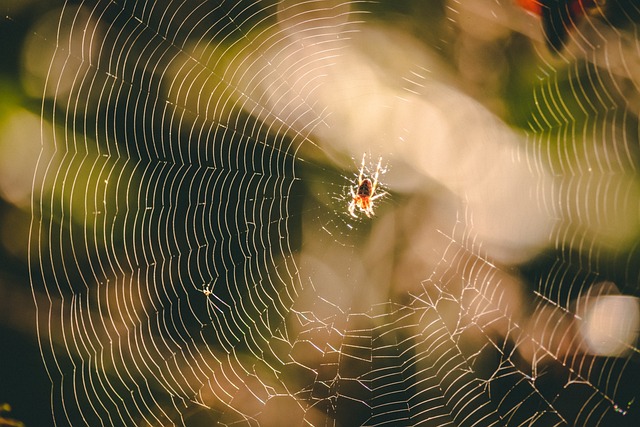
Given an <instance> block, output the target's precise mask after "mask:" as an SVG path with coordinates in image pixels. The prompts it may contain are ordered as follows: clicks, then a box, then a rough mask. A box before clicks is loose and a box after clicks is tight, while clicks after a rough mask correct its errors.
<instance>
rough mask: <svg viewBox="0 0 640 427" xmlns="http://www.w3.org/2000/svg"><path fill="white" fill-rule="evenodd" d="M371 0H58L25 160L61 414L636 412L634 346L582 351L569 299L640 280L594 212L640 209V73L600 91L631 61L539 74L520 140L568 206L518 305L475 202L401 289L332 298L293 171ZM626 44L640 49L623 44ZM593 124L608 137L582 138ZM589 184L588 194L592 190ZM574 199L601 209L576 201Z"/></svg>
mask: <svg viewBox="0 0 640 427" xmlns="http://www.w3.org/2000/svg"><path fill="white" fill-rule="evenodd" d="M368 6H370V4H369V3H364V2H362V3H360V2H323V1H308V2H301V3H298V4H296V3H295V2H294V3H287V2H284V3H283V2H279V3H275V2H262V3H252V2H248V1H240V2H207V1H186V2H175V1H166V2H135V3H132V2H113V1H97V2H82V3H81V4H79V5H78V4H71V3H68V4H65V7H64V8H63V10H62V12H61V15H60V17H59V27H58V39H57V41H56V43H57V44H56V50H55V54H54V57H53V59H52V62H51V67H50V70H49V74H48V79H47V82H46V89H45V93H46V94H52V95H51V96H48V95H45V99H44V102H43V107H42V114H43V136H44V137H45V138H50V139H52V140H53V143H54V146H55V152H53V153H52V155H51V157H48V158H46V157H42V158H41V159H40V161H39V166H38V170H37V173H38V176H37V177H36V181H35V182H42V183H43V184H42V186H40V187H39V188H34V203H33V206H34V219H33V223H32V234H31V273H32V283H33V287H34V295H35V300H36V305H37V308H38V319H37V321H38V323H37V326H38V333H39V338H40V345H41V349H42V354H43V359H44V362H45V366H46V369H47V372H48V374H49V376H50V378H51V380H52V390H51V401H52V415H53V418H54V420H55V422H56V424H57V425H74V426H75V425H92V426H94V425H173V424H175V425H189V426H191V425H193V426H195V425H211V424H212V423H213V422H219V423H220V424H222V425H284V424H283V423H285V422H291V421H292V420H294V421H295V423H296V424H307V425H372V426H373V425H433V426H446V425H456V426H489V425H513V426H520V425H540V426H549V425H603V426H606V425H616V424H615V423H617V424H618V425H619V424H621V423H622V424H623V425H624V423H628V422H629V423H631V422H633V420H635V419H637V416H638V408H637V405H638V404H639V403H640V402H637V399H636V397H637V395H638V387H637V385H636V384H637V378H638V348H637V343H636V342H632V343H625V345H626V346H627V348H626V349H625V351H624V352H623V353H620V355H616V356H601V355H593V354H589V353H588V352H585V351H582V350H581V351H578V350H577V349H583V348H584V346H583V343H582V342H581V338H579V334H577V333H576V327H575V324H578V325H579V324H580V322H581V321H584V318H583V315H584V310H583V307H581V304H587V302H586V301H588V298H596V297H598V296H602V295H608V293H609V290H608V289H609V288H607V286H606V285H603V283H605V284H606V283H609V282H612V281H615V282H616V283H617V284H618V287H619V288H620V291H621V293H623V294H626V295H637V293H638V288H637V286H638V285H637V284H638V283H639V282H638V280H639V275H640V272H639V270H638V268H637V264H638V262H637V261H638V248H637V246H636V245H634V244H628V245H626V246H624V247H623V248H622V249H618V248H616V247H614V248H613V249H612V248H609V247H607V245H606V244H604V245H601V244H600V242H601V241H605V243H606V242H608V241H609V240H607V239H609V237H610V236H609V234H607V233H608V230H607V229H604V231H601V232H595V233H591V234H590V231H588V230H592V229H593V228H594V227H593V224H594V223H595V224H610V223H611V222H616V221H617V217H616V216H615V215H616V214H615V212H619V211H622V212H627V211H629V210H633V208H634V206H635V207H637V200H636V198H635V193H633V191H634V188H635V187H634V184H629V181H627V180H626V178H627V177H629V176H633V177H635V174H636V172H637V171H636V162H637V158H636V157H637V153H636V152H635V151H636V147H637V143H638V140H637V137H638V135H637V114H634V113H633V106H634V105H635V104H633V103H634V102H635V99H636V96H637V93H638V92H640V91H638V86H634V87H632V93H629V92H625V91H622V90H620V91H619V92H618V93H611V92H609V90H611V88H612V87H616V85H615V83H616V81H618V80H617V79H619V78H620V74H612V73H610V72H609V71H608V70H611V67H609V68H606V67H605V66H604V65H602V64H601V63H600V62H599V61H601V58H595V57H594V58H591V59H590V61H578V62H577V63H578V64H579V65H574V66H571V65H570V66H566V67H561V66H560V65H558V63H552V62H549V63H547V64H546V66H547V68H546V69H543V70H542V72H543V73H548V78H546V79H545V80H544V81H543V83H542V84H541V85H540V86H539V87H538V88H536V90H535V91H534V94H533V96H534V97H535V98H536V105H538V106H539V109H538V111H537V113H536V114H534V118H533V120H532V121H531V129H530V132H529V137H528V138H527V140H526V146H525V148H524V150H522V152H521V155H523V156H524V155H526V156H527V158H528V159H530V160H529V167H530V168H531V169H532V170H534V171H535V170H536V169H537V168H539V167H540V165H542V164H544V165H545V167H546V165H549V167H550V168H551V170H552V174H553V177H554V185H552V186H551V190H549V191H548V189H547V188H546V187H544V189H543V191H542V192H541V194H540V195H539V202H540V204H541V206H542V207H543V209H544V210H545V212H546V213H547V214H548V215H549V216H550V217H553V218H559V219H560V221H558V226H557V228H556V229H555V230H554V231H553V232H552V235H551V236H550V239H549V241H550V242H551V249H550V250H549V251H547V252H545V254H544V255H543V256H542V257H541V259H542V261H539V264H540V265H538V264H536V265H535V267H536V268H533V267H532V265H527V266H524V267H522V271H521V272H519V273H520V274H521V275H522V276H523V277H526V279H527V280H528V283H530V287H529V288H526V289H525V290H524V291H523V295H524V296H523V298H524V299H525V300H526V301H527V303H526V304H523V305H522V306H521V307H520V308H519V309H518V310H519V311H526V313H524V314H526V316H525V315H524V314H523V313H520V312H518V313H516V312H515V311H514V310H515V309H514V305H513V303H512V302H511V301H512V300H511V299H510V297H509V294H510V289H511V288H510V286H511V285H510V279H509V277H511V276H510V275H511V273H512V272H511V271H507V270H508V269H506V268H504V267H501V266H499V265H498V264H497V263H494V262H493V261H492V260H491V258H490V257H489V256H488V255H487V253H486V250H485V248H484V247H483V244H482V243H481V242H480V240H478V239H477V238H476V237H477V236H476V235H475V232H474V225H473V224H474V218H473V215H472V214H471V213H470V212H469V211H468V210H466V209H464V207H463V208H461V209H458V210H457V211H456V213H455V214H454V216H453V218H452V222H451V227H449V228H442V229H438V230H437V234H438V236H439V239H440V240H439V241H440V242H441V243H442V244H443V250H442V252H441V255H440V260H439V261H438V262H436V263H435V264H434V265H433V266H432V267H431V270H430V272H429V274H426V275H424V276H423V277H421V278H420V280H419V282H418V283H415V286H414V287H413V288H412V290H411V292H407V293H406V294H405V295H404V296H403V298H393V299H389V300H388V301H383V302H379V303H376V304H373V305H372V306H370V307H368V308H366V309H364V310H357V309H348V308H347V309H345V307H344V306H343V305H341V304H340V303H338V302H336V301H333V300H331V298H327V297H326V295H323V294H322V293H321V292H318V291H317V288H318V286H319V285H321V284H319V283H318V282H317V280H318V279H315V273H314V271H312V270H307V269H305V268H303V267H301V265H300V263H299V262H298V259H297V258H296V254H297V252H298V251H299V250H300V246H301V243H300V237H299V236H300V234H301V229H302V228H303V227H304V226H305V225H304V224H303V221H304V219H305V218H309V217H311V218H314V221H316V222H315V223H317V224H327V223H328V222H327V221H325V220H324V219H323V218H322V216H323V215H325V214H326V213H327V212H326V211H324V210H322V209H321V208H318V207H317V206H316V205H314V204H309V203H308V202H307V201H306V197H308V194H307V193H305V191H309V186H310V185H311V184H309V183H308V182H305V179H304V176H305V175H304V174H303V173H302V172H300V171H301V170H303V169H304V168H305V167H311V168H313V167H318V168H320V169H322V166H318V165H319V160H317V159H318V157H317V156H322V155H324V154H326V153H325V149H324V148H323V147H322V146H321V145H319V144H318V143H317V142H315V141H316V138H317V136H318V135H321V134H322V132H325V131H326V130H327V129H328V128H330V127H331V125H330V124H329V123H328V118H329V117H332V114H335V112H334V111H330V110H329V111H328V110H327V109H326V108H325V107H323V106H322V104H321V103H316V102H315V101H314V97H313V96H311V95H313V94H314V93H315V92H316V91H320V90H321V89H323V88H325V87H326V86H327V85H330V84H331V80H330V79H328V78H326V75H328V71H327V70H328V69H330V68H331V67H332V65H333V64H334V62H335V60H336V58H339V57H340V55H342V54H343V50H344V48H345V46H348V45H349V43H350V42H351V39H352V37H357V34H358V32H359V31H360V29H361V27H362V26H364V25H366V23H367V21H368V20H370V19H371V15H370V14H369V13H367V12H365V9H366V7H368ZM623 41H624V43H631V44H630V45H629V44H625V48H629V49H630V51H633V49H635V54H636V58H637V56H638V50H639V49H638V46H639V45H638V43H637V40H636V39H625V40H623ZM623 41H621V43H623ZM609 48H610V50H611V46H609ZM274 52H275V54H274ZM292 52H294V53H296V52H297V53H300V52H305V54H304V55H303V57H304V61H300V60H297V58H299V56H296V55H294V54H292ZM307 52H308V53H307ZM278 53H279V55H278ZM624 58H625V57H624V56H621V61H622V65H621V66H622V68H624V66H625V65H629V64H625V62H624ZM570 59H571V58H569V59H567V63H573V62H569V60H570ZM275 60H277V61H278V63H277V64H276V63H275V62H274V61H275ZM555 60H556V61H557V59H555ZM282 64H285V65H284V67H285V69H286V70H288V71H290V73H287V72H285V73H282V72H281V70H282V67H283V65H282ZM598 64H600V65H598ZM580 67H582V68H580ZM422 71H424V70H418V71H414V74H413V75H412V76H411V82H412V84H416V85H418V86H419V84H420V83H415V82H416V81H418V80H419V78H420V76H422V75H423V74H424V73H423V72H422ZM562 73H566V76H565V75H563V74H562ZM300 76H302V77H300ZM565 77H566V78H565ZM607 79H609V80H607ZM632 81H633V80H632V79H629V82H632ZM560 84H567V85H569V86H570V88H569V91H568V92H567V90H565V89H566V88H565V89H562V90H561V88H560V87H559V85H560ZM566 93H570V94H571V95H572V96H570V97H569V98H567V97H566ZM292 100H293V101H292ZM568 104H571V105H568ZM574 105H577V106H578V107H579V108H578V111H582V112H583V116H580V117H578V116H576V113H575V111H576V109H575V108H573V106H574ZM49 124H50V125H49ZM585 135H587V136H589V135H593V136H596V135H597V136H598V138H592V140H593V141H602V140H603V139H604V140H605V142H604V147H601V146H596V142H594V143H593V145H592V146H589V145H588V144H586V143H585V144H584V145H579V144H578V143H577V142H576V141H583V140H589V138H585ZM600 136H604V138H600ZM563 141H571V142H574V143H575V146H573V147H571V148H567V146H566V144H563ZM598 144H599V143H598ZM607 144H610V145H607ZM581 150H582V151H581ZM583 154H584V156H583ZM584 158H586V159H587V160H585V161H584V162H583V161H582V160H583V159H584ZM585 165H589V167H590V168H591V169H589V168H587V167H586V166H585ZM593 168H597V169H598V170H599V171H600V172H601V173H600V174H595V175H594V174H592V173H590V172H591V171H592V169H593ZM367 171H368V172H370V171H369V170H367ZM323 179H324V180H325V181H324V182H328V181H330V180H329V179H327V178H323ZM333 185H334V186H335V187H336V188H337V190H336V192H341V191H342V190H341V185H342V183H336V184H333ZM594 187H595V188H597V189H598V191H595V192H589V193H588V194H596V195H597V196H596V197H595V198H594V199H590V198H588V197H587V196H584V198H583V196H581V194H583V192H581V191H580V190H581V189H584V188H588V189H592V188H594ZM340 202H341V203H342V200H341V201H340ZM342 204H344V203H342ZM584 204H586V205H589V206H594V209H593V210H591V211H589V212H595V218H592V217H589V216H588V215H587V216H582V215H580V213H579V212H581V211H580V209H579V206H581V205H584ZM345 206H346V205H345ZM563 206H565V207H566V209H565V208H563ZM574 208H575V210H576V212H578V213H575V214H574V212H572V209H574ZM329 215H332V216H334V217H335V218H336V219H335V220H333V221H332V222H330V223H331V224H338V225H336V227H339V226H340V224H341V223H343V222H345V220H343V219H339V218H343V217H342V216H341V215H345V213H344V212H337V211H336V212H330V213H329ZM607 215H613V219H611V218H609V217H608V216H607ZM635 221H637V219H635ZM597 229H598V230H601V229H600V228H597ZM585 230H587V231H585ZM345 233H346V232H345ZM334 237H335V236H334ZM611 239H612V240H611V241H614V242H617V240H615V239H614V238H611ZM327 242H329V246H328V249H327V252H328V251H330V250H331V247H332V245H333V244H336V242H332V241H331V239H329V240H327ZM612 246H615V245H614V244H612ZM355 250H356V249H354V251H355ZM576 322H577V323H576ZM566 325H571V326H566ZM499 331H502V332H499ZM505 331H506V332H505ZM630 425H631V424H630Z"/></svg>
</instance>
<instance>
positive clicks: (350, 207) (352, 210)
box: [349, 200, 358, 218]
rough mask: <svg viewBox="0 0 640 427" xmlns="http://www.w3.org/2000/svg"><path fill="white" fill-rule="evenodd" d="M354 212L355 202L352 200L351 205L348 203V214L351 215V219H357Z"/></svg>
mask: <svg viewBox="0 0 640 427" xmlns="http://www.w3.org/2000/svg"><path fill="white" fill-rule="evenodd" d="M355 210H356V202H355V200H352V201H351V203H349V213H350V214H351V216H352V217H354V218H358V215H356V213H355Z"/></svg>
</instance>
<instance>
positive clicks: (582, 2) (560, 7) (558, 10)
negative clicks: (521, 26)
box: [517, 0, 597, 52]
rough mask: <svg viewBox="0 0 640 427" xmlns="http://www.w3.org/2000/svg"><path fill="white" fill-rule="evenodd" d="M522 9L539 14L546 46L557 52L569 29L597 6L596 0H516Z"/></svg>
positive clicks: (563, 42) (562, 44)
mask: <svg viewBox="0 0 640 427" xmlns="http://www.w3.org/2000/svg"><path fill="white" fill-rule="evenodd" d="M517 1H518V4H519V5H520V6H522V7H523V8H524V9H526V10H528V11H530V12H532V13H534V14H536V15H538V16H540V18H541V20H542V29H543V31H544V37H545V40H546V42H547V46H549V49H551V50H552V51H556V52H559V51H560V50H561V49H562V47H563V46H564V44H565V42H566V40H567V36H568V35H569V31H570V30H571V29H572V28H575V26H576V25H577V23H578V22H579V21H580V19H582V17H583V16H584V15H586V14H587V13H590V11H591V10H593V9H595V8H596V6H597V0H517Z"/></svg>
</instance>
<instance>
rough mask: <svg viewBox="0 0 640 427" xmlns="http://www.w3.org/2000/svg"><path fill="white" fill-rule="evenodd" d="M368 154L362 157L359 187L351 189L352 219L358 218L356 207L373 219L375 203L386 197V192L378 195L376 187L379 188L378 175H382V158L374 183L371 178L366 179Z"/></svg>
mask: <svg viewBox="0 0 640 427" xmlns="http://www.w3.org/2000/svg"><path fill="white" fill-rule="evenodd" d="M365 156H366V153H365V154H363V155H362V166H360V175H359V176H358V185H357V186H356V187H355V188H354V187H351V188H350V190H351V197H352V199H351V202H350V203H349V213H350V214H351V216H352V217H354V218H357V217H358V215H356V212H355V210H356V207H358V208H360V210H361V211H362V212H364V213H365V215H367V217H368V218H371V215H373V201H374V200H376V199H379V198H380V197H382V196H384V195H386V194H387V193H386V192H384V191H383V192H382V193H378V194H376V187H377V186H378V175H380V165H381V164H382V157H380V159H379V160H378V167H377V168H376V173H375V174H373V182H371V180H370V179H369V178H365V177H364V159H365Z"/></svg>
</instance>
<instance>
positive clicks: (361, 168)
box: [358, 153, 367, 187]
mask: <svg viewBox="0 0 640 427" xmlns="http://www.w3.org/2000/svg"><path fill="white" fill-rule="evenodd" d="M366 154H367V153H363V154H362V165H361V166H360V175H359V176H358V187H360V184H362V177H363V176H364V157H365V156H366Z"/></svg>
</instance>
